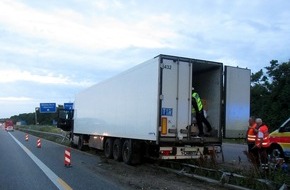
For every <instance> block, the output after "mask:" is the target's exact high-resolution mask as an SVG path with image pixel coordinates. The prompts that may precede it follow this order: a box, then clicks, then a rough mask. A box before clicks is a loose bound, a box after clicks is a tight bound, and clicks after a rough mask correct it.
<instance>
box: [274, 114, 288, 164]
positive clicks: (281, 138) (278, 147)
mask: <svg viewBox="0 0 290 190" xmlns="http://www.w3.org/2000/svg"><path fill="white" fill-rule="evenodd" d="M270 142H271V146H270V152H271V154H274V155H275V156H279V157H283V158H286V159H289V158H290V118H288V119H287V120H286V121H285V122H284V123H283V124H282V125H281V126H280V127H279V128H278V129H276V130H275V131H273V132H272V133H271V134H270Z"/></svg>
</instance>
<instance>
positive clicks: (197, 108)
mask: <svg viewBox="0 0 290 190" xmlns="http://www.w3.org/2000/svg"><path fill="white" fill-rule="evenodd" d="M191 104H192V107H193V109H192V113H195V117H196V124H197V126H198V130H199V134H198V136H200V137H202V136H204V132H203V123H204V124H205V125H206V126H207V132H208V133H209V132H210V131H211V130H212V127H211V125H210V123H209V122H208V120H207V119H206V118H205V116H204V111H203V105H202V102H201V99H200V97H199V95H198V93H197V92H196V91H195V90H194V88H192V101H191Z"/></svg>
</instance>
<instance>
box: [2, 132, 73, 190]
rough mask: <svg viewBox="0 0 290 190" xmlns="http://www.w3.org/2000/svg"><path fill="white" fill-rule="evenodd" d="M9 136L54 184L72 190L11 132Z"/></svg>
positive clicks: (64, 189) (63, 189)
mask: <svg viewBox="0 0 290 190" xmlns="http://www.w3.org/2000/svg"><path fill="white" fill-rule="evenodd" d="M8 133H9V135H10V136H11V137H12V138H13V139H14V140H15V142H16V143H17V144H18V145H19V146H20V147H21V148H22V149H23V150H24V151H25V152H26V154H27V155H28V156H29V157H30V158H31V159H32V160H33V161H34V162H35V164H36V165H37V166H38V167H39V168H40V169H41V170H42V171H43V172H44V173H45V175H46V176H47V177H48V178H49V179H50V180H51V181H52V183H54V185H55V186H56V187H57V188H58V189H60V190H72V188H71V187H70V186H69V185H68V184H67V183H65V182H64V181H63V180H62V179H61V178H60V177H58V176H57V175H56V174H55V173H54V172H53V171H51V169H49V168H48V167H47V166H46V165H45V164H44V163H43V162H41V161H40V160H39V159H38V158H37V157H36V156H35V155H34V154H33V153H32V152H31V151H30V150H28V149H27V148H26V147H25V146H24V145H23V144H22V143H21V142H19V141H18V140H17V139H16V138H15V137H14V136H13V135H12V134H11V133H10V132H8Z"/></svg>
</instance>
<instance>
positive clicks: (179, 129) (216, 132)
mask: <svg viewBox="0 0 290 190" xmlns="http://www.w3.org/2000/svg"><path fill="white" fill-rule="evenodd" d="M193 87H194V89H195V90H196V91H197V92H198V93H199V95H200V97H201V98H202V99H203V103H204V109H205V110H206V113H207V119H208V121H209V122H210V123H211V125H212V128H213V130H212V132H211V134H210V135H209V136H207V137H197V136H196V134H197V133H198V131H197V130H198V129H197V127H195V125H194V124H192V121H193V120H192V104H191V101H192V88H193ZM73 112H74V113H73ZM249 112H250V70H248V69H241V68H236V67H227V66H225V68H224V66H223V64H222V63H219V62H212V61H204V60H197V59H191V58H184V57H177V56H170V55H158V56H156V57H154V58H153V59H151V60H149V61H146V62H144V63H142V64H139V65H137V66H135V67H133V68H131V69H129V70H127V71H125V72H123V73H121V74H119V75H117V76H115V77H112V78H110V79H108V80H106V81H104V82H101V83H99V84H96V85H94V86H92V87H90V88H88V89H86V90H84V91H82V92H80V93H79V94H77V95H76V98H75V102H74V109H73V110H65V109H64V110H60V112H59V122H58V126H59V127H60V128H62V129H64V130H66V131H71V140H72V143H73V144H75V145H77V146H78V148H80V149H82V148H83V147H84V146H89V147H92V148H96V149H100V150H104V153H105V156H106V157H108V158H111V157H113V158H114V159H116V160H123V161H124V162H125V163H127V164H131V163H132V162H134V160H135V158H140V156H144V155H145V156H150V157H155V158H158V159H192V158H199V157H200V155H201V154H203V153H204V152H205V150H208V147H212V145H213V146H214V145H220V144H221V142H222V137H223V136H225V137H244V136H245V131H246V129H247V125H248V124H247V120H248V118H249ZM72 116H73V117H72Z"/></svg>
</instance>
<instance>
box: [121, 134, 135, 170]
mask: <svg viewBox="0 0 290 190" xmlns="http://www.w3.org/2000/svg"><path fill="white" fill-rule="evenodd" d="M122 157H123V161H124V162H125V163H126V164H128V165H131V164H132V160H133V146H132V141H131V140H130V139H129V140H125V142H124V144H123V148H122Z"/></svg>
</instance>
